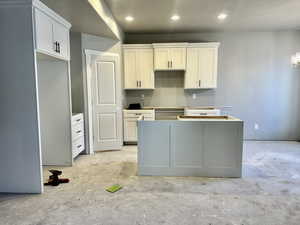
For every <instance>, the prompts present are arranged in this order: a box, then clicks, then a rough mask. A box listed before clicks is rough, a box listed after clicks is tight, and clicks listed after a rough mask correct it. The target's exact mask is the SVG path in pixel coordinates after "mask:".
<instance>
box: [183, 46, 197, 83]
mask: <svg viewBox="0 0 300 225" xmlns="http://www.w3.org/2000/svg"><path fill="white" fill-rule="evenodd" d="M198 52H199V49H198V48H188V49H187V65H186V72H185V77H184V88H187V89H188V88H199V84H200V83H199V57H198V55H199V54H198Z"/></svg>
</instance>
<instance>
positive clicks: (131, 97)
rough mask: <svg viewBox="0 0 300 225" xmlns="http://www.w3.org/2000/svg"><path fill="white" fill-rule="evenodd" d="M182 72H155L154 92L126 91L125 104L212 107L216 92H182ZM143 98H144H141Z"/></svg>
mask: <svg viewBox="0 0 300 225" xmlns="http://www.w3.org/2000/svg"><path fill="white" fill-rule="evenodd" d="M183 87H184V72H183V71H172V72H169V71H167V72H156V73H155V89H154V90H131V91H130V90H127V91H126V103H127V105H128V104H130V103H135V102H141V101H143V98H144V105H145V106H165V107H170V106H172V107H173V106H214V105H215V104H216V102H215V101H216V99H215V97H216V95H215V91H216V90H184V88H183ZM143 96H144V97H143Z"/></svg>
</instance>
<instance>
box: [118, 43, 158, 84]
mask: <svg viewBox="0 0 300 225" xmlns="http://www.w3.org/2000/svg"><path fill="white" fill-rule="evenodd" d="M123 58H124V88H125V89H154V69H153V48H152V45H123Z"/></svg>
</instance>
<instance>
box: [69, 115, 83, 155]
mask: <svg viewBox="0 0 300 225" xmlns="http://www.w3.org/2000/svg"><path fill="white" fill-rule="evenodd" d="M84 146H85V144H84V120H83V114H82V113H78V114H75V115H73V116H72V154H73V158H75V157H76V156H78V155H79V154H80V153H81V152H82V151H83V150H84V149H85V147H84Z"/></svg>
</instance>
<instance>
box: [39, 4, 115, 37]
mask: <svg viewBox="0 0 300 225" xmlns="http://www.w3.org/2000/svg"><path fill="white" fill-rule="evenodd" d="M41 1H42V2H43V3H45V4H46V5H47V6H48V7H49V8H51V9H52V10H54V11H55V12H56V13H58V14H59V15H61V16H62V17H64V18H65V19H66V20H67V21H69V22H70V23H71V24H72V28H71V30H72V31H77V32H83V33H88V34H93V35H98V36H103V37H110V38H115V34H114V33H113V32H112V30H111V29H109V27H108V26H107V24H106V23H105V22H104V21H103V20H102V19H101V17H100V16H99V15H98V14H97V12H96V11H95V9H94V8H93V7H92V6H91V5H90V4H89V2H88V1H87V0H41Z"/></svg>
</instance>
